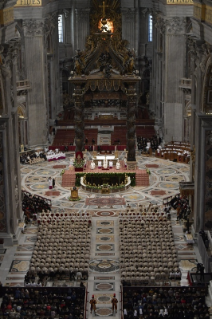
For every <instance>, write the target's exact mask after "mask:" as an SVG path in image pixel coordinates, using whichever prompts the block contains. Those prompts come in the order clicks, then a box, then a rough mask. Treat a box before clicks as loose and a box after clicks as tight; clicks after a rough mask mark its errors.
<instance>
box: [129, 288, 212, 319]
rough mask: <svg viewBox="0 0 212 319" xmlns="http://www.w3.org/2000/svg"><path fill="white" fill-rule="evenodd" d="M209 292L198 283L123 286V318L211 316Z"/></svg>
mask: <svg viewBox="0 0 212 319" xmlns="http://www.w3.org/2000/svg"><path fill="white" fill-rule="evenodd" d="M206 295H207V290H206V288H199V289H198V288H196V287H195V288H190V287H189V288H188V287H160V288H159V287H142V288H141V287H132V288H131V287H124V288H123V309H124V319H138V318H139V319H153V318H155V319H159V318H167V319H184V318H186V319H200V318H208V319H209V318H210V315H209V310H208V307H207V306H206V304H205V297H206Z"/></svg>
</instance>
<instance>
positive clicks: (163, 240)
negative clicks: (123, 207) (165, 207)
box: [119, 211, 181, 285]
mask: <svg viewBox="0 0 212 319" xmlns="http://www.w3.org/2000/svg"><path fill="white" fill-rule="evenodd" d="M128 214H129V213H128V212H127V213H126V214H125V215H124V214H123V215H121V218H120V223H119V231H120V255H121V256H120V267H121V278H122V280H124V281H129V282H132V281H137V282H140V284H145V285H147V284H151V283H152V284H153V283H155V282H158V281H162V282H164V281H166V280H168V279H169V278H170V276H171V274H173V273H174V274H177V273H178V274H179V276H178V278H179V277H180V275H181V274H180V271H179V268H178V261H177V251H176V247H175V243H174V238H173V233H172V226H171V222H170V221H168V220H167V218H166V216H165V214H164V213H160V212H154V211H153V212H147V213H145V212H141V213H140V215H138V214H137V215H135V216H134V217H133V218H131V217H130V216H127V215H128ZM179 279H180V278H179Z"/></svg>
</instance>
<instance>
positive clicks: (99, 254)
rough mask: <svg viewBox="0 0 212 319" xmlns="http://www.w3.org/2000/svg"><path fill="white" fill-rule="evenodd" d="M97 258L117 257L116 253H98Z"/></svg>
mask: <svg viewBox="0 0 212 319" xmlns="http://www.w3.org/2000/svg"><path fill="white" fill-rule="evenodd" d="M95 256H99V257H112V256H115V253H96V254H95Z"/></svg>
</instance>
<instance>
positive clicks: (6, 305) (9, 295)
mask: <svg viewBox="0 0 212 319" xmlns="http://www.w3.org/2000/svg"><path fill="white" fill-rule="evenodd" d="M1 289H2V291H1V293H2V295H3V299H2V304H1V315H0V318H20V319H40V318H55V319H56V318H57V319H60V318H61V319H62V318H64V319H83V318H84V302H85V288H84V287H79V288H42V287H35V288H34V287H33V288H32V287H30V288H27V289H24V288H20V289H19V288H7V289H4V288H1Z"/></svg>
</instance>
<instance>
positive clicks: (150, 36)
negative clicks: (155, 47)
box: [148, 14, 152, 42]
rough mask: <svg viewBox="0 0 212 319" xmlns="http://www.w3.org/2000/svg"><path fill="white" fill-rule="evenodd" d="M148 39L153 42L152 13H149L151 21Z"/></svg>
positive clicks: (149, 22)
mask: <svg viewBox="0 0 212 319" xmlns="http://www.w3.org/2000/svg"><path fill="white" fill-rule="evenodd" d="M148 41H149V42H152V15H151V14H149V21H148Z"/></svg>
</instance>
